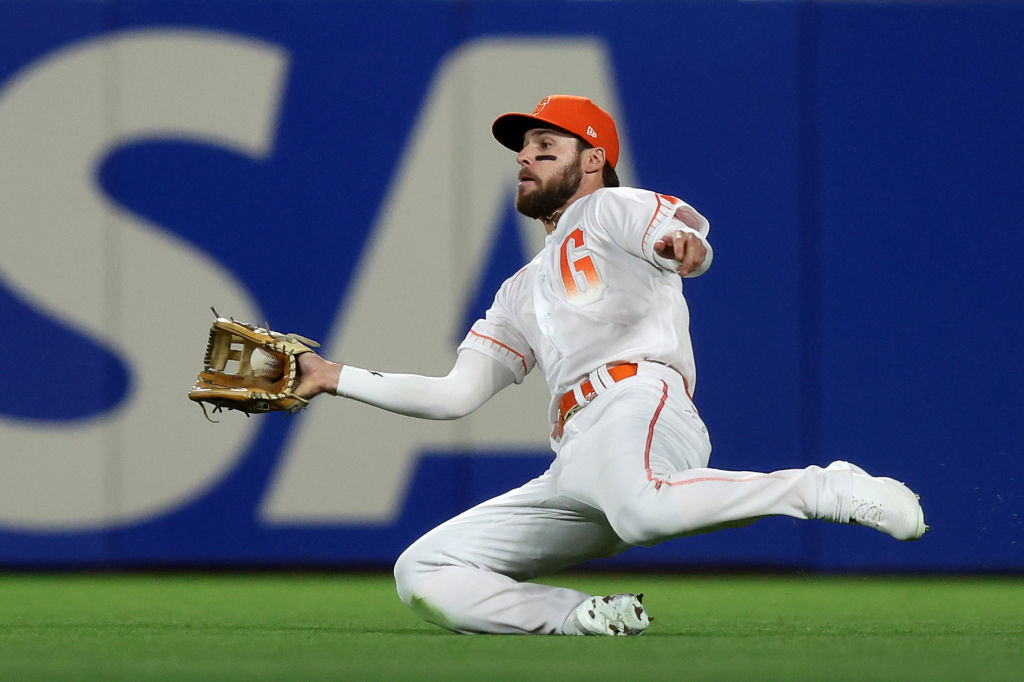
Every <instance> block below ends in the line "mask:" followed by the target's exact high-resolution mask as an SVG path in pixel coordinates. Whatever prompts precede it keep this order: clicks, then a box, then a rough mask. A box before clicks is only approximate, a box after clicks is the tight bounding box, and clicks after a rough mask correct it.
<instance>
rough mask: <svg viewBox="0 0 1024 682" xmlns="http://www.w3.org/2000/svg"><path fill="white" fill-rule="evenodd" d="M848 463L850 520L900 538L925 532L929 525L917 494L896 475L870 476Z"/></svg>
mask: <svg viewBox="0 0 1024 682" xmlns="http://www.w3.org/2000/svg"><path fill="white" fill-rule="evenodd" d="M849 466H850V472H851V474H852V480H853V487H852V490H851V492H850V499H849V507H848V509H849V521H847V523H853V524H856V525H858V526H868V527H869V528H874V529H875V530H880V531H882V532H883V533H887V534H888V535H891V536H892V537H894V538H896V539H897V540H917V539H918V538H919V537H921V536H922V535H924V534H925V531H927V530H928V526H926V525H925V523H924V510H923V509H921V503H920V502H918V500H919V499H920V497H919V496H918V495H916V494H914V492H913V491H912V490H911V489H910V488H908V487H907V486H905V485H904V484H903V483H901V482H899V481H897V480H895V479H892V478H886V477H884V476H871V475H870V474H868V473H867V472H866V471H864V470H863V469H861V468H860V467H859V466H857V465H855V464H850V465H849Z"/></svg>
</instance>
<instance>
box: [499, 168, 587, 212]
mask: <svg viewBox="0 0 1024 682" xmlns="http://www.w3.org/2000/svg"><path fill="white" fill-rule="evenodd" d="M581 182H583V171H581V170H580V166H579V164H578V163H575V162H573V163H570V164H569V165H568V166H566V167H565V168H564V169H563V170H562V172H561V174H559V175H557V176H555V177H553V178H551V179H550V180H549V181H548V182H547V183H545V184H544V185H542V186H540V187H537V188H536V189H535V190H534V191H533V192H531V193H529V194H525V195H524V194H516V210H517V211H519V212H520V213H522V214H523V215H524V216H526V217H527V218H539V219H541V220H543V219H544V218H548V217H550V216H551V215H552V214H554V212H555V211H557V210H558V209H560V208H562V207H563V206H565V202H567V201H569V199H571V198H572V195H574V194H576V191H577V190H579V188H580V183H581Z"/></svg>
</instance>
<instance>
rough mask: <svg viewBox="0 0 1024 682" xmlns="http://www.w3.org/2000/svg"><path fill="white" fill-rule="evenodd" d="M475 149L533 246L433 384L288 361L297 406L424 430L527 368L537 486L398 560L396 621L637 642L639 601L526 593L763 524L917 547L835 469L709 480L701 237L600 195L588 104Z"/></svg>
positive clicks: (603, 141) (565, 105)
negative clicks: (542, 468) (693, 315)
mask: <svg viewBox="0 0 1024 682" xmlns="http://www.w3.org/2000/svg"><path fill="white" fill-rule="evenodd" d="M492 130H493V133H494V136H495V138H496V139H497V140H498V141H499V142H500V143H501V144H503V145H504V146H506V147H508V148H510V149H512V150H513V151H515V152H516V153H517V157H516V161H517V163H518V164H519V185H518V191H517V195H516V207H517V209H518V210H519V211H520V212H521V213H523V214H525V215H527V216H529V217H532V218H536V219H537V220H539V221H540V222H541V224H542V225H543V226H544V229H545V230H546V231H547V238H546V241H545V245H544V248H543V249H541V251H540V253H538V254H537V255H536V256H535V257H534V258H533V260H531V261H530V262H529V263H528V264H527V265H526V266H525V267H523V268H522V269H521V270H520V271H519V272H517V273H515V274H514V275H513V276H512V277H510V278H509V279H508V280H506V281H505V282H504V284H502V286H501V288H500V289H499V290H498V292H497V295H496V296H495V298H494V302H493V304H492V306H491V308H490V309H489V310H488V311H487V313H486V315H485V317H484V318H483V319H480V320H477V321H476V322H475V323H474V324H473V326H472V328H471V329H470V330H469V333H468V334H467V335H466V337H465V340H464V341H463V342H462V343H461V345H460V346H459V349H458V356H457V359H456V361H455V365H454V367H452V369H451V371H450V372H449V374H448V375H446V376H444V377H424V376H419V375H411V374H387V373H381V372H376V371H368V370H364V369H359V368H356V367H352V366H349V365H341V364H337V363H332V362H328V361H326V360H324V359H323V358H321V357H320V356H318V355H316V354H314V353H306V354H304V355H302V356H300V357H299V362H300V363H301V368H302V370H303V375H304V379H303V383H302V385H301V386H300V387H299V391H298V392H299V393H300V394H301V395H306V396H310V397H312V396H314V395H317V394H319V393H331V394H336V395H340V396H344V397H348V398H352V399H355V400H359V401H362V402H365V403H369V404H372V405H376V406H378V407H381V408H384V409H387V410H391V411H393V412H398V413H401V414H406V415H411V416H415V417H421V418H427V419H454V418H457V417H461V416H463V415H466V414H469V413H470V412H472V411H473V410H475V409H476V408H478V407H479V406H480V405H482V404H483V403H484V402H486V401H487V400H488V399H489V398H490V397H491V396H493V395H494V394H496V393H497V392H498V391H500V390H502V389H504V388H506V387H507V386H509V385H511V384H513V383H520V382H522V380H523V378H524V377H525V376H526V374H527V373H529V372H530V371H531V370H532V369H533V368H534V367H535V366H536V367H538V368H539V369H540V371H541V372H542V373H543V374H544V377H545V379H546V380H547V383H548V386H549V387H550V389H551V396H552V399H551V404H550V408H549V415H550V421H551V427H552V432H551V446H552V449H553V450H554V453H555V458H554V460H553V461H552V463H551V466H550V468H549V469H548V470H547V471H546V472H545V473H544V474H543V475H541V476H540V477H538V478H536V479H534V480H532V481H530V482H528V483H526V484H525V485H523V486H521V487H519V488H517V489H515V490H512V491H510V492H508V493H505V494H504V495H500V496H499V497H496V498H494V499H492V500H488V501H487V502H484V503H482V504H480V505H477V506H476V507H473V508H472V509H470V510H468V511H466V512H464V513H462V514H460V515H459V516H457V517H455V518H454V519H451V520H450V521H447V522H446V523H443V524H442V525H440V526H438V527H437V528H435V529H433V530H431V531H430V532H428V533H427V534H426V535H424V536H423V537H421V538H420V539H419V540H417V541H416V542H415V543H413V544H412V546H410V547H409V548H408V549H407V550H406V551H405V552H404V553H403V554H402V555H401V557H399V559H398V561H397V563H396V565H395V579H396V582H397V588H398V593H399V595H400V596H401V598H402V600H403V601H404V602H405V603H406V604H407V605H408V606H409V607H411V608H412V609H413V610H414V611H415V612H416V613H418V614H420V615H421V616H422V617H423V618H425V619H426V620H428V621H430V622H433V623H436V624H438V625H441V626H443V627H445V628H448V629H450V630H453V631H456V632H463V633H536V634H553V635H636V634H640V633H642V632H643V631H644V629H645V628H646V627H647V626H648V624H649V623H650V619H649V617H648V614H647V611H646V609H645V607H644V605H643V604H642V603H641V599H642V595H639V594H637V595H635V594H617V595H610V596H594V595H590V594H585V593H583V592H578V591H575V590H571V589H565V588H561V587H551V586H547V585H539V584H535V583H531V582H526V581H528V580H530V579H531V578H535V577H537V576H542V575H548V574H551V573H554V572H557V571H559V570H561V569H564V568H566V567H568V566H571V565H573V564H577V563H580V562H582V561H586V560H588V559H592V558H595V557H602V556H610V555H614V554H616V553H618V552H621V551H623V550H625V549H627V548H628V547H630V546H633V545H648V546H649V545H654V544H657V543H660V542H663V541H665V540H669V539H672V538H677V537H681V536H685V535H693V534H697V533H706V532H708V531H712V530H716V529H719V528H726V527H735V526H740V525H745V524H748V523H752V522H753V521H755V520H757V519H759V518H761V517H764V516H770V515H785V516H790V517H794V518H798V519H823V520H825V521H830V522H834V523H848V524H858V525H866V526H870V527H872V528H875V529H877V530H880V531H882V532H884V533H887V534H889V535H891V536H892V537H894V538H897V539H899V540H915V539H917V538H919V537H921V535H923V534H924V532H925V531H926V530H927V527H926V526H925V524H924V514H923V512H922V509H921V506H920V504H919V503H918V499H917V496H916V495H914V493H913V492H911V491H910V490H909V489H908V488H907V487H905V486H904V485H903V484H901V483H899V482H897V481H895V480H892V479H889V478H876V477H873V476H870V475H868V474H867V473H866V472H865V471H863V470H862V469H860V468H858V467H857V466H855V465H853V464H850V463H848V462H842V461H837V462H833V463H832V464H830V465H828V466H827V467H824V468H822V467H818V466H811V467H807V468H805V469H789V470H782V471H775V472H771V473H757V472H746V471H723V470H720V469H711V468H708V458H709V455H710V453H711V442H710V440H709V438H708V431H707V429H706V428H705V426H704V423H703V422H702V421H701V418H700V416H699V415H698V413H697V410H696V408H695V407H694V403H693V394H694V388H695V385H696V373H695V367H694V359H693V351H692V348H691V345H690V337H689V314H688V310H687V306H686V300H685V299H684V298H683V293H682V287H681V281H680V276H683V277H696V276H698V275H700V274H702V273H704V272H705V271H706V270H707V269H708V267H709V266H710V264H711V260H712V250H711V246H710V244H709V243H708V241H707V236H708V229H709V224H708V221H707V220H706V219H705V218H704V217H703V216H702V215H701V214H700V213H698V212H697V211H696V210H695V209H694V208H693V207H691V206H689V205H688V204H687V203H685V202H684V201H682V200H680V199H678V198H676V197H674V196H670V195H667V194H659V193H656V192H652V191H647V190H642V189H633V188H626V187H619V186H618V184H619V182H618V178H617V176H616V174H615V166H616V163H617V162H618V158H619V142H618V136H617V132H616V129H615V122H614V121H613V120H612V117H611V116H610V115H609V114H608V113H607V112H605V111H604V110H603V109H601V108H599V107H598V106H597V105H595V104H594V103H593V102H592V101H590V100H589V99H586V98H584V97H577V96H569V95H551V96H549V97H545V98H544V99H543V100H541V102H540V103H539V104H538V105H537V107H536V109H535V110H534V111H533V113H531V114H523V113H511V114H505V115H503V116H500V117H499V118H498V119H497V120H496V121H494V124H493V127H492Z"/></svg>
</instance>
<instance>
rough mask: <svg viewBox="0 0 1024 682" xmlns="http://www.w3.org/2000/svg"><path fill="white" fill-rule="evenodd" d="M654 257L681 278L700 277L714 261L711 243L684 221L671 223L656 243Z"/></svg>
mask: <svg viewBox="0 0 1024 682" xmlns="http://www.w3.org/2000/svg"><path fill="white" fill-rule="evenodd" d="M654 256H655V259H657V261H658V262H659V264H660V265H661V266H662V267H664V268H665V269H666V270H673V269H674V270H675V271H676V272H677V273H678V274H679V275H680V276H681V277H699V276H700V275H703V274H704V273H705V272H707V270H708V268H710V267H711V261H712V260H713V259H714V251H713V250H712V248H711V242H709V241H708V240H707V237H705V236H703V235H702V234H701V233H700V232H698V231H697V230H696V229H694V228H693V227H691V226H690V225H688V224H686V223H684V222H682V221H675V220H672V221H669V224H668V225H667V226H666V229H665V231H664V233H663V234H662V235H661V236H660V237H659V238H658V239H656V240H655V242H654Z"/></svg>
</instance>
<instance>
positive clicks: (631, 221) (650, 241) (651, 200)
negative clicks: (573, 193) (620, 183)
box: [596, 187, 712, 276]
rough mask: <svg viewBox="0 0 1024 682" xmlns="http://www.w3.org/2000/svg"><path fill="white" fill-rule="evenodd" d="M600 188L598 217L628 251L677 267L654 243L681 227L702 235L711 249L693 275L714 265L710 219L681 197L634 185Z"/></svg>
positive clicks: (656, 263) (671, 268) (657, 263)
mask: <svg viewBox="0 0 1024 682" xmlns="http://www.w3.org/2000/svg"><path fill="white" fill-rule="evenodd" d="M598 191H599V192H600V196H599V199H598V202H596V210H597V211H598V220H599V222H600V224H602V225H603V226H604V227H605V229H606V230H607V232H608V236H609V237H610V238H611V239H612V240H613V241H615V242H616V243H617V244H618V245H619V246H620V247H621V248H622V249H624V250H625V251H627V252H628V253H631V254H633V255H634V256H636V257H638V258H643V259H644V260H646V261H647V262H649V263H651V264H652V265H654V266H656V267H659V268H661V269H663V270H669V271H674V270H675V267H676V262H675V261H674V260H673V259H671V258H665V257H663V256H661V255H659V254H658V253H657V252H656V251H655V250H654V244H655V243H656V242H657V241H658V240H659V239H660V238H661V237H662V236H664V235H665V234H667V233H669V232H674V231H675V230H678V229H682V230H684V231H686V232H690V233H692V234H695V235H696V236H698V237H700V239H701V241H703V242H704V245H705V246H706V247H707V250H708V255H707V257H706V258H705V259H704V263H703V264H701V266H700V267H699V268H698V269H697V270H696V271H695V272H694V273H692V274H691V275H690V276H696V275H699V274H703V273H704V272H705V271H706V270H707V269H708V267H709V266H710V265H711V258H712V250H711V244H710V242H708V239H707V238H708V233H709V232H710V231H711V223H709V222H708V220H707V218H705V217H704V216H702V215H701V214H700V213H698V212H697V210H696V209H695V208H693V207H692V206H690V205H689V204H688V203H686V202H685V201H683V200H682V199H679V198H678V197H674V196H671V195H669V194H659V193H657V192H651V191H648V190H642V189H634V188H631V187H622V188H609V189H605V190H598Z"/></svg>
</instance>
